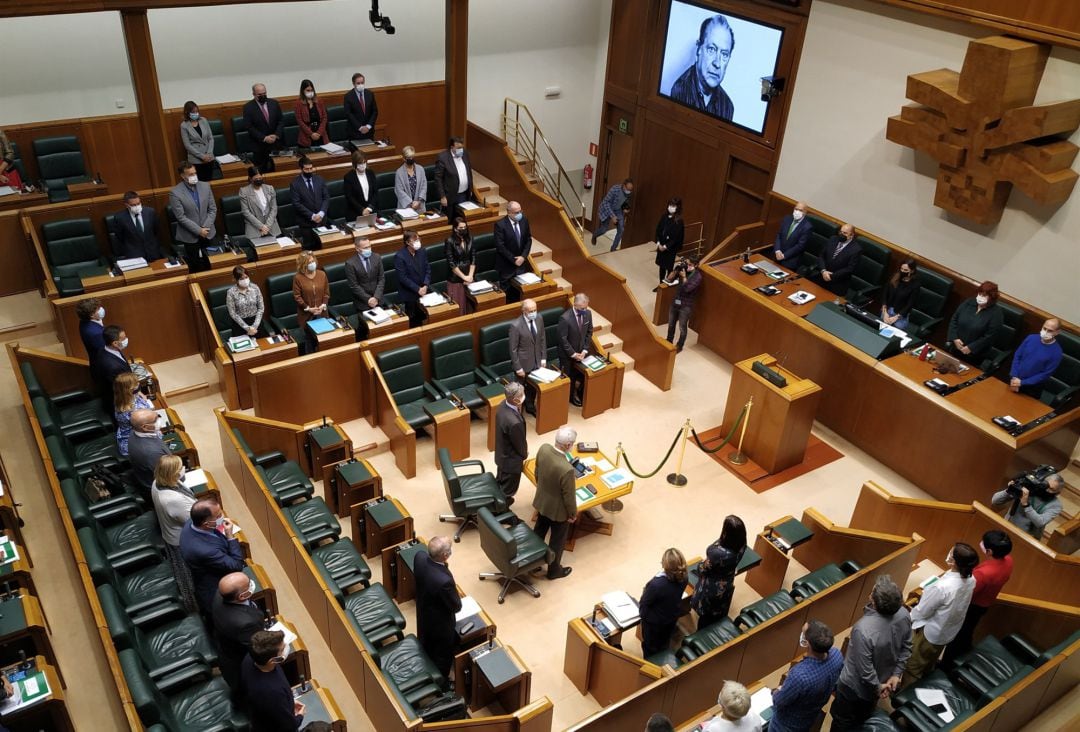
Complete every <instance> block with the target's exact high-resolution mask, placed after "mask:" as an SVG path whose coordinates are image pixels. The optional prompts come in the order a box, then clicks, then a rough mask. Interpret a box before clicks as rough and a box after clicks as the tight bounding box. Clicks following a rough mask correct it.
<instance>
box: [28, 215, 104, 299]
mask: <svg viewBox="0 0 1080 732" xmlns="http://www.w3.org/2000/svg"><path fill="white" fill-rule="evenodd" d="M41 238H42V244H43V246H44V247H45V258H46V259H47V260H48V263H49V270H50V275H51V276H52V280H53V282H54V283H56V289H57V290H58V291H59V293H60V296H61V297H68V296H70V295H81V294H82V293H83V284H82V278H83V277H93V276H97V275H103V274H106V273H107V272H108V271H109V263H108V261H107V260H106V259H105V257H104V256H102V254H101V247H100V246H99V245H98V240H97V234H96V233H95V232H94V226H93V224H91V223H90V219H67V220H64V221H50V222H48V223H46V224H42V225H41Z"/></svg>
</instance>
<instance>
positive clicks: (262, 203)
mask: <svg viewBox="0 0 1080 732" xmlns="http://www.w3.org/2000/svg"><path fill="white" fill-rule="evenodd" d="M251 190H252V192H254V194H255V198H256V199H257V200H258V201H259V207H260V208H262V210H263V211H265V210H266V191H264V190H263V189H262V186H259V187H258V188H256V187H255V186H252V187H251Z"/></svg>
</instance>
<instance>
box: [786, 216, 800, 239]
mask: <svg viewBox="0 0 1080 732" xmlns="http://www.w3.org/2000/svg"><path fill="white" fill-rule="evenodd" d="M798 225H799V222H798V221H796V220H795V219H792V220H791V226H789V227H788V230H787V235H788V236H791V232H793V231H795V227H796V226H798Z"/></svg>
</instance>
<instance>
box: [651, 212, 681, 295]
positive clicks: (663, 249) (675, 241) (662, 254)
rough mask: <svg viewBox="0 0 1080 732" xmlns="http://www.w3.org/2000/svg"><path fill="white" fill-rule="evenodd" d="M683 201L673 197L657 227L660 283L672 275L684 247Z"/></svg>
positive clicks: (657, 260)
mask: <svg viewBox="0 0 1080 732" xmlns="http://www.w3.org/2000/svg"><path fill="white" fill-rule="evenodd" d="M683 234H684V227H683V218H682V199H681V198H678V197H677V196H675V197H672V198H670V199H669V200H668V202H667V210H666V211H664V215H663V216H661V217H660V222H659V223H658V224H657V225H656V265H657V266H658V267H659V268H660V281H661V282H663V281H664V279H665V278H667V276H668V275H669V274H670V273H671V270H672V269H674V267H675V259H676V257H678V256H679V250H680V249H682V245H683Z"/></svg>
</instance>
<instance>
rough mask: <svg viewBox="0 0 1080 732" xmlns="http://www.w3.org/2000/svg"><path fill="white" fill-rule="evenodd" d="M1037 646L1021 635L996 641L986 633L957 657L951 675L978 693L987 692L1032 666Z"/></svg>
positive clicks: (1023, 673) (1036, 653) (1013, 678)
mask: <svg viewBox="0 0 1080 732" xmlns="http://www.w3.org/2000/svg"><path fill="white" fill-rule="evenodd" d="M1038 660H1039V649H1038V648H1035V647H1034V646H1033V645H1031V643H1030V642H1028V640H1027V639H1026V638H1024V637H1023V636H1020V635H1016V634H1013V635H1009V636H1006V637H1005V638H1004V639H1003V640H1001V641H999V640H998V639H997V638H995V637H994V636H992V635H988V636H986V637H985V638H983V639H982V640H981V641H979V644H978V645H977V646H975V647H974V648H973V649H971V650H970V651H968V652H967V653H965V654H964V655H963V656H961V657H960V658H958V659H956V662H955V664H954V670H953V676H954V677H955V678H956V679H957V680H958V681H959V682H960V683H961V684H963V685H964V686H965V687H967V688H968V689H970V690H972V691H974V692H976V693H977V694H980V695H989V694H990V692H991V691H992V690H994V689H995V688H996V687H998V686H1000V685H1001V684H1004V683H1005V682H1007V681H1010V680H1011V681H1013V682H1016V681H1018V680H1019V679H1021V678H1023V677H1024V676H1026V675H1028V674H1029V673H1031V672H1032V671H1034V670H1035V664H1036V662H1037V661H1038Z"/></svg>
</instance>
